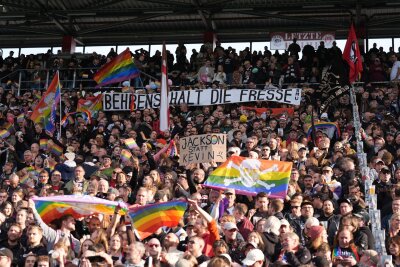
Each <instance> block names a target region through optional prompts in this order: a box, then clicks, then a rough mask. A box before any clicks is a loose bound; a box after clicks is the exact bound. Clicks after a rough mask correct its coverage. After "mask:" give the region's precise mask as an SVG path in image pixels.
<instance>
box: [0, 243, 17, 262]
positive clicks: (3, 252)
mask: <svg viewBox="0 0 400 267" xmlns="http://www.w3.org/2000/svg"><path fill="white" fill-rule="evenodd" d="M13 259H14V256H13V253H12V251H11V250H9V249H8V248H4V247H3V248H0V266H1V267H11V263H12V261H13Z"/></svg>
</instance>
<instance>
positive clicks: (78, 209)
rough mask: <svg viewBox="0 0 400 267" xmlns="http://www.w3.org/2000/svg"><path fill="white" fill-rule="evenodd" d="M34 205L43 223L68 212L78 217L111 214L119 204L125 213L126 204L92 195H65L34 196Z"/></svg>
mask: <svg viewBox="0 0 400 267" xmlns="http://www.w3.org/2000/svg"><path fill="white" fill-rule="evenodd" d="M33 201H34V202H35V207H36V210H37V212H38V213H39V215H40V217H41V218H42V220H43V221H44V222H45V223H51V222H52V221H53V220H54V219H59V218H60V217H61V216H63V215H66V214H70V215H72V216H73V217H74V218H75V219H80V218H83V217H87V216H90V215H93V214H104V215H113V214H114V210H115V207H116V206H118V205H119V206H121V208H122V209H121V210H120V211H119V213H120V214H121V215H124V214H126V212H127V206H126V204H125V203H123V202H116V201H109V200H105V199H101V198H97V197H92V196H81V195H65V196H51V197H34V198H33Z"/></svg>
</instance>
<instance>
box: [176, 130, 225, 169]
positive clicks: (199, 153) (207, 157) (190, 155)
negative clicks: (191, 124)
mask: <svg viewBox="0 0 400 267" xmlns="http://www.w3.org/2000/svg"><path fill="white" fill-rule="evenodd" d="M226 145H227V139H226V134H200V135H193V136H189V137H183V138H181V139H179V156H180V157H179V165H187V164H189V163H205V162H211V161H214V162H225V161H226Z"/></svg>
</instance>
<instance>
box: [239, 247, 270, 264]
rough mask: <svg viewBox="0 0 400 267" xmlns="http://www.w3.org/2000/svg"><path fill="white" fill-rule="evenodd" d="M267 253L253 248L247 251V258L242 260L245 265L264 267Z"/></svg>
mask: <svg viewBox="0 0 400 267" xmlns="http://www.w3.org/2000/svg"><path fill="white" fill-rule="evenodd" d="M264 261H265V255H264V253H263V252H262V251H261V250H259V249H252V250H250V251H249V253H247V255H246V258H245V259H244V260H243V261H242V264H243V265H244V266H251V267H262V266H264Z"/></svg>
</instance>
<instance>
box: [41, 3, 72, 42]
mask: <svg viewBox="0 0 400 267" xmlns="http://www.w3.org/2000/svg"><path fill="white" fill-rule="evenodd" d="M36 3H37V4H38V6H39V7H40V9H41V11H42V13H44V15H45V16H46V17H47V18H49V20H50V21H52V22H53V23H54V24H55V25H56V26H57V27H58V28H59V29H60V30H61V31H62V32H63V33H64V34H66V35H71V31H70V30H69V29H68V28H67V27H65V26H64V25H63V24H62V23H61V22H60V21H59V20H58V19H56V17H55V16H54V14H51V13H50V12H49V11H48V9H47V8H46V7H45V5H44V4H43V3H42V2H41V0H36Z"/></svg>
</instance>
